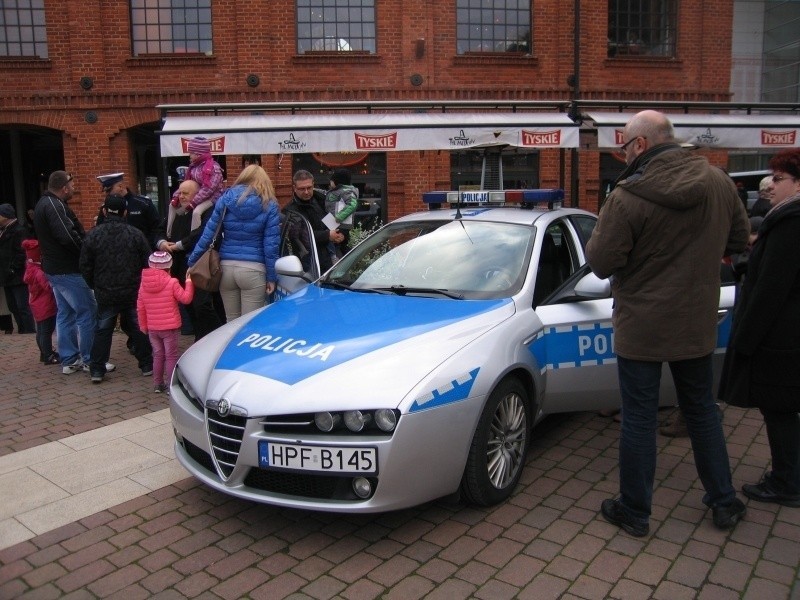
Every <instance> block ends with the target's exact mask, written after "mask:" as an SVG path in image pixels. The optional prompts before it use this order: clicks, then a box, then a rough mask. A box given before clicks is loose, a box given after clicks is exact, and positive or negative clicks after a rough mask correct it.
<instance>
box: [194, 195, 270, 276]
mask: <svg viewBox="0 0 800 600" xmlns="http://www.w3.org/2000/svg"><path fill="white" fill-rule="evenodd" d="M246 189H247V188H246V187H245V186H243V185H237V186H234V187H232V188H230V189H228V190H227V191H226V192H225V193H224V194H223V195H222V197H221V198H220V199H219V200H218V201H217V203H216V204H215V205H214V212H213V213H212V214H211V218H210V219H209V220H208V223H206V227H205V229H204V230H203V235H201V236H200V239H199V240H198V242H197V244H196V245H195V247H194V250H192V253H191V254H190V255H189V259H188V264H189V266H190V267H191V266H193V265H194V263H196V262H197V260H198V259H199V258H200V257H201V256H202V255H203V253H204V252H205V251H206V250H207V249H208V247H209V246H210V245H211V239H212V238H213V237H214V232H215V231H216V229H217V224H218V223H219V221H220V219H221V218H222V211H223V209H224V208H226V207H227V211H226V212H225V219H224V222H223V224H222V243H221V245H220V247H219V257H220V259H221V260H223V261H225V260H234V261H244V262H254V263H259V264H261V265H264V266H265V267H266V279H267V281H272V282H275V281H277V280H278V278H277V275H276V273H275V261H276V260H277V259H278V251H279V246H280V238H281V216H280V212H279V210H278V203H277V202H276V201H275V200H270V202H269V204H268V205H267V207H266V208H264V207H263V206H262V205H261V197H260V196H258V195H257V194H255V193H251V194H249V195H247V196H246V197H245V198H244V199H243V200H242V202H239V198H240V197H241V195H242V193H243V192H244V191H245V190H246Z"/></svg>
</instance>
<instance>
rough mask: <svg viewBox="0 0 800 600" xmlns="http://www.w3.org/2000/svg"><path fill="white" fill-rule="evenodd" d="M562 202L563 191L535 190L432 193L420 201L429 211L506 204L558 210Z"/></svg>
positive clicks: (554, 189)
mask: <svg viewBox="0 0 800 600" xmlns="http://www.w3.org/2000/svg"><path fill="white" fill-rule="evenodd" d="M563 200H564V190H562V189H560V188H553V189H535V190H474V191H463V192H460V191H452V190H447V191H433V192H425V193H424V194H422V201H423V202H425V203H426V204H428V205H430V210H436V209H437V208H440V207H441V205H442V204H445V203H448V204H455V205H458V206H505V205H506V204H512V203H515V204H520V205H521V206H523V207H525V208H532V207H534V206H536V205H537V204H544V203H546V204H547V207H548V208H550V209H552V208H560V207H561V205H562V202H563Z"/></svg>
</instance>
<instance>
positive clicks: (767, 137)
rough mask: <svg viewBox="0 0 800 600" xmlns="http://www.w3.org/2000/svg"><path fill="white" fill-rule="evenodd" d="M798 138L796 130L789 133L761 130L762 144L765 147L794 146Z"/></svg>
mask: <svg viewBox="0 0 800 600" xmlns="http://www.w3.org/2000/svg"><path fill="white" fill-rule="evenodd" d="M796 137H797V131H796V130H795V129H790V130H789V131H767V130H765V129H762V130H761V144H762V145H764V146H794V145H795V143H794V140H795V138H796Z"/></svg>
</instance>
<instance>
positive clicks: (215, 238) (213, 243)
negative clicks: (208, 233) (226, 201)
mask: <svg viewBox="0 0 800 600" xmlns="http://www.w3.org/2000/svg"><path fill="white" fill-rule="evenodd" d="M226 210H228V207H227V206H223V207H222V216H221V217H220V218H219V223H217V230H216V231H215V232H214V237H213V238H211V247H212V248H213V247H214V245H215V244H216V243H217V238H218V237H219V232H220V231H222V222H223V221H224V220H225V211H226Z"/></svg>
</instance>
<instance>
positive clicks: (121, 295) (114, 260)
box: [80, 195, 153, 383]
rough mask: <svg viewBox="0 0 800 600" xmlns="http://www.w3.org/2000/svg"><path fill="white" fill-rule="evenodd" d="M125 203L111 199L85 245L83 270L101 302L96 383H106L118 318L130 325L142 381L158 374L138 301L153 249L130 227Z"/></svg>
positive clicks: (93, 368) (93, 363) (93, 364)
mask: <svg viewBox="0 0 800 600" xmlns="http://www.w3.org/2000/svg"><path fill="white" fill-rule="evenodd" d="M125 206H126V203H125V198H123V197H122V196H115V195H111V196H108V197H107V198H106V201H105V203H104V204H103V216H104V220H103V223H102V224H100V225H98V226H97V227H95V228H94V229H92V230H91V231H90V232H89V234H88V235H87V236H86V239H85V240H84V241H83V247H82V248H81V257H80V268H81V273H82V274H83V278H84V279H85V280H86V283H87V284H88V285H89V287H91V288H92V289H93V290H94V293H95V297H96V298H97V309H98V311H97V312H98V315H97V330H96V331H95V335H94V344H92V352H91V359H90V362H89V373H90V375H91V378H92V383H100V382H101V381H103V378H104V377H105V374H106V372H107V370H108V369H107V367H106V363H107V361H108V358H109V355H110V354H111V336H112V335H113V333H114V326H115V325H116V322H117V316H118V315H125V316H124V318H126V319H127V320H128V323H130V325H131V330H130V331H131V337H132V339H133V341H134V349H135V356H136V359H137V360H138V361H139V368H140V369H141V370H142V375H150V374H152V372H153V355H152V349H151V347H150V340H149V339H148V338H147V336H146V335H144V334H143V333H142V332H141V330H140V329H139V319H138V316H137V314H136V299H137V297H138V295H139V284H140V283H141V279H142V269H143V268H144V267H146V266H147V258H148V257H149V256H150V244H148V243H147V240H146V239H145V237H144V235H143V234H142V232H141V231H139V230H138V229H136V228H135V227H133V226H132V225H128V224H127V223H126V222H125Z"/></svg>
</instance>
